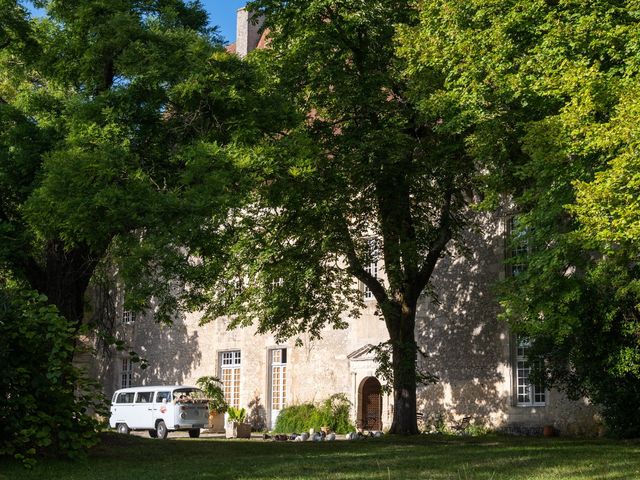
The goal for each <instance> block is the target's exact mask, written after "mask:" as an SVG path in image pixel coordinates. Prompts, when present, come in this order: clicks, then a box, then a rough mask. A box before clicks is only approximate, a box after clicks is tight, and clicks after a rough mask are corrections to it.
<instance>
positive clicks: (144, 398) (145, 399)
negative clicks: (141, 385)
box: [136, 392, 153, 403]
mask: <svg viewBox="0 0 640 480" xmlns="http://www.w3.org/2000/svg"><path fill="white" fill-rule="evenodd" d="M151 400H153V392H138V396H137V397H136V403H151Z"/></svg>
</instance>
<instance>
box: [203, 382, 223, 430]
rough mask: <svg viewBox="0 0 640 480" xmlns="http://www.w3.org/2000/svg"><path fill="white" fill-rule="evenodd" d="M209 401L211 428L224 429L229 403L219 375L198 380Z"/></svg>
mask: <svg viewBox="0 0 640 480" xmlns="http://www.w3.org/2000/svg"><path fill="white" fill-rule="evenodd" d="M196 385H198V387H200V388H201V389H202V391H203V392H204V394H205V396H206V397H207V400H208V402H209V429H210V430H211V431H213V432H222V431H223V430H224V413H225V412H226V411H227V408H228V405H227V402H226V401H225V400H224V391H223V390H222V382H221V381H220V379H219V378H218V377H212V376H206V377H200V378H199V379H198V380H196Z"/></svg>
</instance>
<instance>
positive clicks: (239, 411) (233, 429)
mask: <svg viewBox="0 0 640 480" xmlns="http://www.w3.org/2000/svg"><path fill="white" fill-rule="evenodd" d="M246 418H247V411H246V410H245V409H244V408H235V407H229V408H228V409H227V425H226V426H225V433H226V437H227V438H251V425H250V424H248V423H245V420H246Z"/></svg>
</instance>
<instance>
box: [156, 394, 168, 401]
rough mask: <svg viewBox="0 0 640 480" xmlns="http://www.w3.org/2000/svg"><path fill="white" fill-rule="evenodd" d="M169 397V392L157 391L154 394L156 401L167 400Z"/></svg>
mask: <svg viewBox="0 0 640 480" xmlns="http://www.w3.org/2000/svg"><path fill="white" fill-rule="evenodd" d="M170 398H171V392H158V394H157V395H156V403H162V401H163V400H166V401H167V402H168V401H169V399H170Z"/></svg>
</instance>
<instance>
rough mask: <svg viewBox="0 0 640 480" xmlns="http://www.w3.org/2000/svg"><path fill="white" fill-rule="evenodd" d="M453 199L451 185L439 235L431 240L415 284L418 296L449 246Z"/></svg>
mask: <svg viewBox="0 0 640 480" xmlns="http://www.w3.org/2000/svg"><path fill="white" fill-rule="evenodd" d="M452 200H453V188H452V187H451V186H449V187H448V188H447V189H446V191H445V194H444V205H443V206H442V212H440V220H439V222H438V237H437V238H436V239H435V240H434V241H433V242H431V245H430V247H429V253H428V254H427V257H426V258H425V260H424V262H423V263H422V266H421V267H420V271H419V272H418V277H417V279H416V282H415V283H414V284H413V287H414V288H415V291H414V294H415V295H416V296H417V295H419V294H420V292H422V290H423V289H424V287H426V286H427V282H429V279H430V278H431V274H432V273H433V270H434V269H435V267H436V264H437V263H438V259H439V258H440V254H441V253H442V250H444V248H445V247H446V246H447V243H449V240H451V237H452V235H453V233H452V231H451V202H452Z"/></svg>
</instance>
